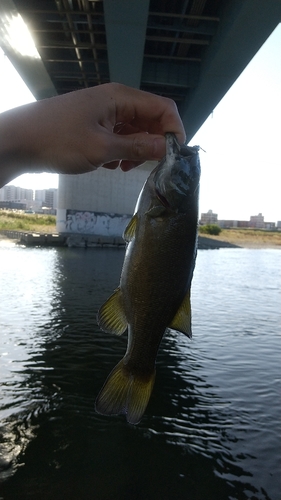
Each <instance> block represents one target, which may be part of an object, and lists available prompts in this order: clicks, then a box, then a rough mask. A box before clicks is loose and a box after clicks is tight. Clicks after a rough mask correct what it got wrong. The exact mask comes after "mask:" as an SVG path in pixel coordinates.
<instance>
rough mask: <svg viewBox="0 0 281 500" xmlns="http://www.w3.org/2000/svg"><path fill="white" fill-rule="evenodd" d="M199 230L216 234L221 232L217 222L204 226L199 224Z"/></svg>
mask: <svg viewBox="0 0 281 500" xmlns="http://www.w3.org/2000/svg"><path fill="white" fill-rule="evenodd" d="M199 232H200V233H203V234H213V235H215V236H217V235H218V234H220V233H221V228H220V226H218V225H217V224H206V225H205V226H199Z"/></svg>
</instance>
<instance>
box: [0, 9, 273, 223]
mask: <svg viewBox="0 0 281 500" xmlns="http://www.w3.org/2000/svg"><path fill="white" fill-rule="evenodd" d="M20 16H21V17H20ZM22 20H23V21H24V23H26V25H27V27H28V29H29V32H30V33H31V35H32V38H33V40H34V43H35V47H34V46H32V42H30V43H29V44H27V43H24V42H25V41H26V40H27V37H26V35H24V32H23V28H24V26H25V25H24V23H22ZM280 20H281V0H267V1H266V2H265V1H264V0H247V1H245V0H164V1H163V0H150V1H149V0H141V1H140V0H48V1H47V0H40V2H39V1H37V0H1V2H0V46H1V47H2V49H3V50H4V52H5V53H6V54H7V56H8V57H9V58H10V60H11V61H12V63H13V64H14V66H15V67H16V69H17V70H18V72H19V73H20V74H21V76H22V78H23V79H24V81H25V82H26V84H27V85H28V87H29V88H30V90H31V91H32V93H33V94H34V96H35V97H36V98H37V99H42V98H46V97H50V96H53V95H57V94H62V93H65V92H70V91H72V90H76V89H81V88H85V87H90V86H94V85H100V84H102V83H106V82H109V81H117V82H121V83H124V84H127V85H131V86H133V87H136V88H141V89H142V90H146V91H150V92H154V93H156V94H159V95H163V96H167V97H170V98H172V99H174V100H175V101H176V103H177V106H178V109H179V111H180V114H181V117H182V119H183V122H184V126H185V130H186V134H187V140H188V141H190V140H191V139H192V137H193V136H194V134H195V133H196V132H197V130H198V129H199V128H200V126H201V125H202V124H203V123H204V121H205V120H206V118H207V117H208V116H209V114H210V113H211V112H212V110H213V109H214V108H215V107H216V105H217V104H218V102H219V101H220V100H221V99H222V97H223V96H224V95H225V93H226V92H227V91H228V89H229V88H230V87H231V85H232V84H233V83H234V82H235V80H236V79H237V78H238V76H239V75H240V73H241V72H242V71H243V70H244V68H245V67H246V66H247V64H248V63H249V61H250V60H251V59H252V57H253V56H254V55H255V54H256V52H257V51H258V50H259V48H260V47H261V45H262V44H263V43H264V42H265V40H266V39H267V38H268V36H269V35H270V34H271V33H272V31H273V30H274V28H275V27H276V26H277V24H278V23H279V22H280ZM141 172H142V173H141ZM114 175H117V176H119V177H120V179H119V178H118V179H115V181H118V183H119V184H118V192H115V188H114V185H113V177H114ZM127 176H128V174H126V176H124V175H122V173H121V172H119V173H116V174H112V173H111V177H110V179H107V173H106V172H105V171H104V169H102V172H99V171H97V172H94V173H93V174H90V177H91V179H92V181H91V182H90V183H88V186H87V185H86V184H85V183H84V181H79V177H81V176H76V177H75V184H76V185H75V186H73V180H71V179H70V177H71V176H70V177H68V176H60V177H61V178H60V190H61V196H60V197H59V198H60V200H61V202H60V203H61V205H60V209H61V210H64V211H66V210H70V209H77V210H82V209H83V210H89V211H91V210H97V207H99V210H100V211H101V212H107V211H108V209H109V208H110V210H111V211H112V208H113V207H115V210H116V212H118V213H123V214H125V213H128V212H132V210H133V204H134V203H133V200H132V193H135V192H138V191H139V189H140V183H141V182H143V179H144V178H145V176H147V170H146V169H145V168H144V169H140V173H139V174H137V173H135V172H134V174H133V175H132V176H129V177H130V182H128V179H129V177H128V179H127V180H126V181H125V180H124V179H125V177H127ZM100 178H101V179H102V178H103V179H104V180H105V179H107V182H108V183H109V184H107V187H106V188H105V189H107V190H108V189H110V190H111V191H112V193H113V192H114V193H115V194H114V195H113V194H112V206H111V207H108V201H106V195H105V194H103V195H100V192H97V193H96V197H95V198H94V199H95V201H93V196H91V195H90V194H91V193H93V191H92V188H93V186H94V185H96V184H99V183H100V182H101V180H99V179H100ZM133 179H135V180H133ZM78 185H79V186H80V187H81V186H82V185H83V188H82V187H81V189H80V188H79V189H77V187H78ZM89 190H91V191H89ZM102 191H103V190H102ZM101 196H102V198H101ZM120 198H122V200H126V201H124V203H123V205H122V204H121V205H122V206H121V205H120ZM85 199H86V200H88V202H89V204H88V206H87V207H85V206H84V205H85V203H84V201H85ZM102 199H103V202H102ZM128 200H131V201H130V202H129V201H128ZM116 207H118V210H117V209H116Z"/></svg>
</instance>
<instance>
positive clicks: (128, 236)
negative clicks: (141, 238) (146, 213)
mask: <svg viewBox="0 0 281 500" xmlns="http://www.w3.org/2000/svg"><path fill="white" fill-rule="evenodd" d="M137 223H138V215H137V214H135V215H133V217H132V218H131V220H130V222H129V223H128V225H127V227H126V229H125V231H124V233H123V238H124V240H125V241H126V242H127V243H129V242H130V241H131V240H132V239H133V238H134V236H135V234H136V229H137Z"/></svg>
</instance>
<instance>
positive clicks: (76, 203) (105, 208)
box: [57, 162, 155, 236]
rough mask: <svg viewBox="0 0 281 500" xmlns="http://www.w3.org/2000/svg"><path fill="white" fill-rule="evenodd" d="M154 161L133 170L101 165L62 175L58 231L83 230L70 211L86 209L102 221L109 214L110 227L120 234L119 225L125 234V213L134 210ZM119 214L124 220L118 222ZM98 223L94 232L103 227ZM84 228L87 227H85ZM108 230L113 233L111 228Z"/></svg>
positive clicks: (59, 194)
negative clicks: (93, 169)
mask: <svg viewBox="0 0 281 500" xmlns="http://www.w3.org/2000/svg"><path fill="white" fill-rule="evenodd" d="M154 165H155V163H154V162H147V163H145V164H144V165H141V166H140V167H138V168H136V169H133V170H131V171H129V172H123V171H122V170H120V169H116V170H108V169H105V168H99V169H98V170H96V171H94V172H90V173H88V174H82V175H60V177H59V193H58V210H57V231H58V232H60V233H61V232H68V233H69V232H72V233H78V232H81V231H79V225H78V224H70V223H69V221H70V215H72V216H74V215H75V211H77V212H80V213H84V215H85V212H87V213H91V214H92V216H94V215H96V220H98V221H100V220H101V217H102V218H103V220H105V218H108V221H110V224H109V225H110V227H112V230H113V229H114V236H118V235H119V234H118V235H117V234H116V228H117V227H118V226H119V227H120V236H121V234H122V231H121V227H124V222H125V218H124V215H126V216H130V215H132V214H133V212H134V208H135V204H136V201H137V198H138V195H139V193H140V190H141V188H142V186H143V184H144V182H145V180H146V179H147V177H148V175H149V173H150V172H151V170H152V168H153V167H154ZM107 214H108V217H107ZM84 215H83V217H84ZM118 216H120V217H118ZM86 217H87V215H86ZM88 217H89V216H88ZM119 218H120V224H118V223H117V222H118V221H117V220H118V219H119ZM126 218H127V217H126ZM121 219H122V223H121ZM113 221H114V224H113ZM95 226H96V229H93V225H92V228H91V231H90V232H91V234H97V233H96V231H99V228H100V224H95ZM107 226H108V224H107ZM93 231H94V233H93ZM83 232H86V231H84V230H83ZM107 234H109V235H110V234H111V230H109V233H107Z"/></svg>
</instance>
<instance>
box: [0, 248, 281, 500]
mask: <svg viewBox="0 0 281 500" xmlns="http://www.w3.org/2000/svg"><path fill="white" fill-rule="evenodd" d="M0 254H1V260H0V266H1V269H0V276H1V289H0V303H1V344H0V353H1V365H0V376H1V379H0V380H1V385H0V403H1V407H0V410H1V412H0V415H1V429H0V432H1V434H0V447H1V458H0V466H1V468H0V470H1V473H0V474H1V478H2V481H3V482H2V484H0V492H1V494H2V498H4V500H12V499H13V500H14V499H20V500H24V499H34V500H37V499H38V498H40V499H52V500H56V499H61V498H62V494H63V498H67V499H70V500H72V499H73V500H74V499H77V498H79V500H80V499H82V500H83V499H85V500H88V499H89V500H90V499H98V500H99V499H102V500H107V499H113V498H114V499H115V500H118V499H120V500H125V499H128V500H131V499H139V500H143V499H146V500H147V499H148V500H150V499H151V500H152V499H153V500H158V499H161V500H162V499H164V500H165V499H167V500H168V499H173V498H178V499H180V500H181V499H187V498H188V499H191V500H197V499H198V500H202V499H210V500H212V499H216V500H219V499H223V500H224V499H228V498H229V499H239V500H240V499H242V500H243V499H271V500H275V499H276V500H277V499H278V500H279V498H280V493H279V492H280V486H281V484H280V456H281V453H280V449H281V446H280V444H281V443H280V428H279V422H280V409H281V408H280V406H281V405H280V399H279V395H278V393H280V351H281V349H280V291H279V284H280V277H281V276H280V256H281V252H279V251H271V250H239V249H234V250H230V249H226V250H219V251H199V254H198V260H197V267H196V271H195V277H194V284H193V292H192V304H193V340H192V341H189V340H188V339H187V338H186V337H185V336H183V335H179V334H177V333H176V332H173V331H170V332H169V333H168V334H167V335H166V336H165V338H164V339H163V342H162V344H161V348H160V351H159V356H158V359H157V377H156V382H155V387H154V391H153V394H152V397H151V401H150V403H149V405H148V408H147V411H146V413H145V416H144V418H143V419H142V421H141V423H140V424H139V425H138V426H136V427H135V426H131V425H129V424H127V423H126V421H125V419H124V418H123V417H122V416H121V417H111V418H106V417H103V416H101V415H97V414H96V413H95V410H94V401H95V397H96V395H97V394H98V392H99V390H100V388H101V386H102V384H103V382H104V380H105V378H106V376H107V375H108V373H109V371H110V370H111V369H112V367H113V366H114V365H115V364H116V363H117V362H118V361H119V360H120V359H121V357H122V356H123V354H124V352H125V349H126V337H124V338H123V337H121V338H116V337H114V336H111V335H108V334H105V333H103V332H101V331H100V330H99V328H98V326H97V323H96V312H97V309H98V307H99V306H100V305H101V304H102V303H103V302H104V300H105V299H106V298H107V297H108V295H109V294H110V293H111V292H112V290H113V289H114V288H115V287H116V285H117V284H118V281H119V276H120V270H121V266H122V262H123V258H124V251H123V250H121V249H106V250H105V249H88V250H84V249H25V248H18V247H16V246H14V245H10V246H9V247H8V246H6V247H5V246H2V247H1V248H0ZM62 492H63V493H62Z"/></svg>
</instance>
